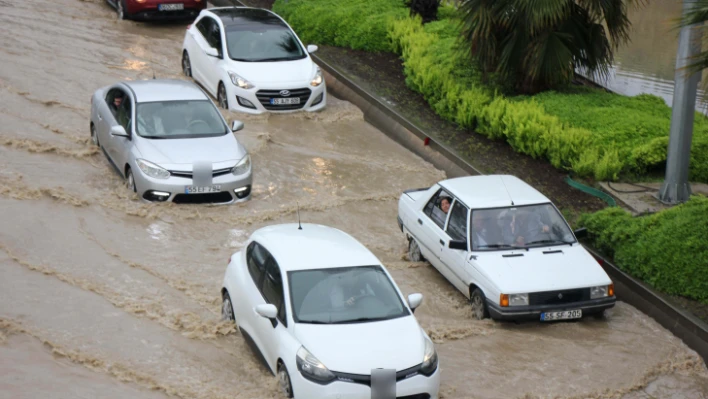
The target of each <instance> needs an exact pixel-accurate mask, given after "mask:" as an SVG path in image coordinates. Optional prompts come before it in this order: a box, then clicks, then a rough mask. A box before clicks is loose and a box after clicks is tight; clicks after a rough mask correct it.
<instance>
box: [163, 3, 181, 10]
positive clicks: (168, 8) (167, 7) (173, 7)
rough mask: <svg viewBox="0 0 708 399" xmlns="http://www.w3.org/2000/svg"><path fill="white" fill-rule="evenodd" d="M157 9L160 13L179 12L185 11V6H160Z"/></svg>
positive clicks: (177, 4) (176, 4)
mask: <svg viewBox="0 0 708 399" xmlns="http://www.w3.org/2000/svg"><path fill="white" fill-rule="evenodd" d="M157 9H158V10H160V11H177V10H184V4H182V3H174V4H160V5H158V6H157Z"/></svg>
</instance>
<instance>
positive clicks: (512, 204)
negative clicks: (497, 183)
mask: <svg viewBox="0 0 708 399" xmlns="http://www.w3.org/2000/svg"><path fill="white" fill-rule="evenodd" d="M500 180H501V182H502V184H503V185H504V190H506V194H507V195H508V196H509V200H510V201H511V206H514V200H513V199H512V198H511V193H509V189H508V188H507V187H506V183H505V182H504V179H500Z"/></svg>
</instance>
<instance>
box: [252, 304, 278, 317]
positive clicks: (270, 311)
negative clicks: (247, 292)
mask: <svg viewBox="0 0 708 399" xmlns="http://www.w3.org/2000/svg"><path fill="white" fill-rule="evenodd" d="M255 311H256V313H258V315H259V316H261V317H265V318H266V319H271V320H272V319H275V318H276V317H278V308H276V307H275V305H273V304H270V303H264V304H262V305H258V306H256V307H255Z"/></svg>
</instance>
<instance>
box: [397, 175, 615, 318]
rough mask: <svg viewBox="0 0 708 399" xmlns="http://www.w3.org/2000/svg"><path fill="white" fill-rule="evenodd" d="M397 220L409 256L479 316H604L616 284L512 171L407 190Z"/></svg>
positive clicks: (551, 209) (611, 303)
mask: <svg viewBox="0 0 708 399" xmlns="http://www.w3.org/2000/svg"><path fill="white" fill-rule="evenodd" d="M398 225H399V227H400V228H401V231H402V232H403V233H404V234H405V235H406V237H407V238H408V240H409V245H408V256H409V258H410V259H411V260H413V261H421V260H423V259H426V260H428V261H429V262H430V263H431V264H432V265H433V266H434V267H435V268H436V269H438V270H439V271H440V273H441V274H442V275H443V276H445V277H446V278H447V279H448V280H449V281H450V282H451V283H452V284H453V285H454V286H455V287H457V289H458V290H460V291H461V292H462V293H463V294H464V295H465V296H466V297H468V298H469V299H470V303H471V305H472V308H473V310H474V314H475V316H476V317H477V318H479V319H482V318H485V317H487V316H491V317H492V318H493V319H512V320H515V319H525V318H531V319H534V318H535V319H540V320H542V321H550V320H562V319H577V318H581V317H583V316H584V315H589V314H594V315H596V316H602V315H603V314H604V310H605V309H608V308H611V307H613V306H614V304H615V300H616V299H615V295H614V286H613V283H612V280H610V278H609V277H608V276H607V273H605V271H604V269H603V268H602V267H601V266H600V265H599V263H598V262H597V261H596V260H595V258H593V257H592V255H590V254H589V253H588V252H587V251H586V250H585V248H583V246H582V245H581V244H580V243H579V242H578V241H577V239H576V235H577V236H580V235H581V234H585V233H586V231H585V229H580V230H577V231H575V233H574V232H573V231H572V230H571V229H570V226H569V225H568V223H567V222H566V220H565V219H564V218H563V216H562V215H561V213H560V212H559V211H558V209H557V208H556V207H555V206H554V205H553V204H552V203H551V201H550V200H549V199H548V198H546V197H545V196H543V195H542V194H541V193H540V192H538V191H537V190H535V189H534V188H533V187H531V186H529V185H528V184H526V183H525V182H523V181H522V180H520V179H518V178H517V177H514V176H507V175H492V176H470V177H460V178H454V179H449V180H444V181H441V182H439V183H437V184H435V185H433V186H432V187H429V188H421V189H414V190H407V191H405V192H404V193H403V194H402V195H401V197H400V199H399V202H398Z"/></svg>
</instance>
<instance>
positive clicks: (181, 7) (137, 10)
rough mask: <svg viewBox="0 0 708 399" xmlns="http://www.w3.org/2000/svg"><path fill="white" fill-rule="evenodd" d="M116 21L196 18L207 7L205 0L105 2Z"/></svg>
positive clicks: (122, 0) (108, 0)
mask: <svg viewBox="0 0 708 399" xmlns="http://www.w3.org/2000/svg"><path fill="white" fill-rule="evenodd" d="M106 1H107V2H108V4H110V5H111V6H113V7H114V8H115V9H116V12H117V13H118V19H142V20H146V19H182V18H185V19H187V18H192V19H194V18H196V17H197V15H199V12H200V11H201V10H203V9H205V8H206V7H207V0H106Z"/></svg>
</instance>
